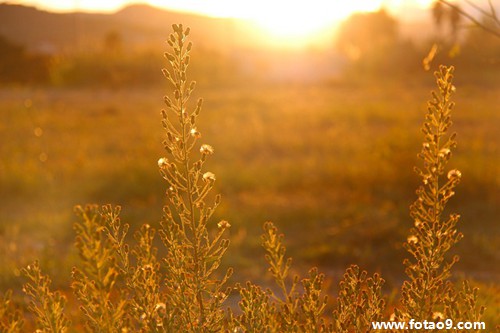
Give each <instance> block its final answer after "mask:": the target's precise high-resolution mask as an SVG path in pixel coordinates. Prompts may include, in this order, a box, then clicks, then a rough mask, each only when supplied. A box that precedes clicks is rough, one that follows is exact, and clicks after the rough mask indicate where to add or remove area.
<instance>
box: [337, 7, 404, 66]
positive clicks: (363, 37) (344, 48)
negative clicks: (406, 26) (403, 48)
mask: <svg viewBox="0 0 500 333" xmlns="http://www.w3.org/2000/svg"><path fill="white" fill-rule="evenodd" d="M398 43H399V33H398V22H397V21H396V19H394V18H393V17H391V16H390V15H389V14H388V13H387V12H386V11H385V10H384V9H381V10H379V11H377V12H371V13H355V14H353V15H352V16H351V17H350V18H348V19H347V20H346V21H345V22H344V23H343V24H342V25H341V27H340V29H339V33H338V37H337V48H338V49H339V50H340V51H341V52H342V53H344V54H345V55H346V56H347V57H348V58H349V59H350V60H351V61H353V62H354V63H357V64H358V65H360V66H362V67H364V68H365V69H377V68H379V69H380V68H383V67H384V66H385V65H388V64H389V63H390V62H391V59H392V57H393V55H394V53H395V52H394V50H395V48H396V47H397V45H398Z"/></svg>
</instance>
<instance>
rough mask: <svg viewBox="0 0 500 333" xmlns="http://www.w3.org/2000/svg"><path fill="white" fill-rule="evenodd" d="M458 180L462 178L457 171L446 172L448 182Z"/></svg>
mask: <svg viewBox="0 0 500 333" xmlns="http://www.w3.org/2000/svg"><path fill="white" fill-rule="evenodd" d="M460 178H462V173H461V172H460V171H459V170H457V169H453V170H450V171H449V172H448V179H449V180H459V179H460Z"/></svg>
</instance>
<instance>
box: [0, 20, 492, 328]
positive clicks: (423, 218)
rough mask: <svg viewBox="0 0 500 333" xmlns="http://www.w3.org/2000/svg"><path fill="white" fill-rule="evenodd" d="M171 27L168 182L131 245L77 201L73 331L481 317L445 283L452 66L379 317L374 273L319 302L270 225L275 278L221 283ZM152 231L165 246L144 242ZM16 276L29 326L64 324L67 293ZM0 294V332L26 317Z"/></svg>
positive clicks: (314, 282) (183, 38)
mask: <svg viewBox="0 0 500 333" xmlns="http://www.w3.org/2000/svg"><path fill="white" fill-rule="evenodd" d="M173 30H174V32H173V34H171V35H170V38H169V40H168V44H169V46H170V52H168V53H166V54H165V56H166V58H167V60H168V62H169V64H170V70H164V71H163V73H164V75H165V77H166V79H167V81H168V82H169V84H170V86H171V89H172V93H171V94H169V95H168V96H166V97H165V99H164V101H165V105H166V110H164V111H163V112H162V118H163V121H162V123H163V127H164V129H165V133H166V137H165V140H164V142H163V145H164V148H165V151H166V156H165V157H161V158H160V159H159V160H158V166H159V169H160V172H161V174H162V176H163V178H164V179H165V181H166V182H167V184H166V189H167V190H166V205H165V207H164V216H163V219H162V221H161V224H160V227H159V229H158V230H156V229H154V228H152V227H151V226H149V225H143V226H142V227H141V228H140V229H139V230H138V231H137V232H136V233H135V240H136V242H135V243H134V244H129V242H128V240H127V235H128V231H129V227H128V225H127V224H123V223H122V222H121V220H120V217H119V215H120V208H119V207H112V206H109V205H108V206H103V207H101V208H99V207H97V206H87V207H77V208H76V212H77V214H78V215H79V217H80V222H78V223H77V224H76V225H75V230H76V234H77V238H76V243H75V246H76V248H77V250H78V253H79V255H80V258H81V263H80V264H79V265H78V267H75V268H74V270H73V273H72V277H73V282H72V286H71V287H72V289H73V292H74V295H75V296H76V298H77V299H78V301H79V303H80V316H79V317H77V318H71V320H72V321H73V323H74V325H77V326H75V327H77V329H79V328H80V327H81V326H78V325H82V326H83V327H85V330H86V331H89V332H137V331H139V332H367V331H372V330H373V329H372V322H379V321H383V320H384V318H385V320H397V321H402V322H408V321H410V320H411V319H413V320H415V321H424V320H427V321H434V322H437V321H443V320H444V319H445V318H446V319H452V320H453V321H454V322H459V321H471V322H473V321H474V322H476V321H479V320H480V318H481V315H482V313H483V309H482V308H481V309H479V307H478V306H477V304H476V301H477V290H473V289H472V288H471V287H470V285H469V284H468V283H467V282H465V283H464V284H463V288H462V290H459V291H457V290H456V289H455V285H454V284H453V283H452V282H450V280H449V278H450V270H451V267H452V265H453V264H454V263H455V262H456V261H457V259H456V258H453V259H451V260H450V259H448V258H447V253H448V251H449V249H450V248H451V247H452V246H453V245H454V244H455V243H456V242H458V241H459V240H460V238H461V237H462V235H461V234H460V233H459V232H458V231H457V222H458V220H459V217H458V215H456V214H452V215H450V217H448V218H446V217H445V214H444V210H445V206H446V203H447V202H448V200H449V199H450V198H451V197H452V196H453V194H454V189H455V187H456V185H457V184H458V183H459V181H460V178H461V173H460V171H458V170H455V169H452V170H449V171H447V170H446V165H447V163H448V161H449V160H450V158H451V151H452V149H453V148H454V147H455V141H454V138H455V136H454V135H451V136H449V135H448V130H449V128H450V126H451V110H452V107H453V103H452V102H451V95H452V93H453V91H454V87H453V85H452V73H453V68H447V67H440V69H439V71H438V72H436V80H437V85H438V88H439V90H438V92H436V93H433V100H432V101H431V102H430V104H429V111H428V114H427V116H426V118H425V122H424V126H423V133H424V144H423V148H422V152H421V154H420V157H421V159H422V161H423V166H422V167H421V168H419V169H417V173H418V175H419V176H420V177H421V178H422V185H421V186H420V187H419V189H418V190H417V195H418V198H417V201H416V202H415V203H414V204H413V205H412V206H411V209H410V213H411V216H412V218H413V220H414V228H413V229H412V231H411V234H410V236H409V237H408V239H407V242H406V248H407V250H408V253H409V254H410V258H409V259H408V260H406V261H405V265H406V273H407V275H408V279H407V281H405V282H404V283H403V286H402V288H401V298H400V304H397V305H396V308H395V310H394V314H393V315H391V316H390V318H389V316H386V314H387V312H388V309H386V300H385V298H384V295H383V293H382V287H383V284H384V280H383V279H382V278H381V277H380V275H379V274H374V275H373V276H369V275H368V273H367V272H365V271H362V270H361V269H360V268H359V267H358V266H356V265H352V266H351V267H349V268H348V269H347V270H346V272H345V274H344V277H343V279H342V280H341V281H340V284H339V292H338V295H337V296H336V297H335V298H334V299H333V309H332V310H330V307H329V301H328V296H327V295H325V290H324V275H323V274H321V273H319V272H318V270H317V269H316V268H313V269H311V270H310V271H309V273H308V275H307V276H305V277H299V276H290V268H291V265H292V259H291V258H288V257H287V256H286V247H285V245H284V236H283V235H281V234H280V233H279V232H278V230H277V228H276V227H275V226H274V225H273V224H272V223H271V222H267V223H265V224H264V233H263V235H262V245H263V248H264V250H265V258H266V261H267V263H268V265H269V272H270V273H271V275H272V277H273V278H274V280H275V282H276V287H275V288H271V289H263V288H262V287H260V286H258V285H257V284H255V283H252V282H247V283H246V284H245V285H244V286H242V285H236V286H235V288H230V287H228V280H229V278H230V276H231V273H232V271H231V269H229V270H227V271H225V272H220V270H219V266H220V264H221V261H222V259H223V256H224V254H225V252H226V251H227V249H228V246H229V241H228V240H227V239H225V236H224V235H225V232H226V230H227V229H228V228H230V226H231V225H230V223H229V222H228V221H225V220H221V221H214V219H213V218H212V217H213V214H214V211H215V209H216V208H217V206H218V205H219V203H220V201H221V198H220V196H219V195H215V196H214V195H213V194H212V189H213V186H214V183H215V181H216V176H215V174H214V173H212V172H210V171H208V170H206V169H205V162H206V161H207V159H208V158H209V157H211V155H213V154H214V148H213V147H212V146H210V145H208V144H206V143H202V142H200V139H201V137H202V136H201V133H200V132H199V130H198V126H197V125H198V124H197V120H198V116H199V114H200V112H201V107H202V101H201V99H200V100H199V101H198V102H197V103H195V105H194V106H193V105H191V104H190V97H191V94H192V92H193V90H194V88H195V83H194V82H191V81H189V80H188V77H187V69H188V65H189V62H190V57H189V54H190V51H191V47H192V44H191V43H190V42H188V41H187V37H188V35H189V28H188V29H184V27H183V26H182V25H174V26H173ZM156 234H158V235H159V239H160V240H161V243H162V245H163V246H164V247H165V251H159V249H158V248H157V246H156V245H155V244H156V243H155V239H156V238H155V237H156ZM160 253H165V254H164V255H160ZM24 275H25V276H26V278H27V280H28V282H27V283H26V285H25V287H24V291H25V293H26V294H27V295H28V296H29V298H30V302H31V303H30V305H29V310H30V311H31V313H32V316H33V318H35V319H34V323H33V324H34V326H36V330H37V332H66V331H69V330H70V329H71V325H70V320H69V315H68V314H67V313H66V312H65V305H66V297H65V296H64V295H63V294H62V293H60V292H53V291H51V289H50V279H49V278H48V277H47V276H44V275H43V273H42V272H41V270H40V267H39V265H38V263H36V262H35V263H34V264H33V265H30V266H28V267H27V268H26V269H24ZM231 293H238V294H239V296H240V301H239V303H238V308H236V306H234V307H233V308H231V309H228V310H226V309H225V307H228V305H226V301H227V299H228V297H229V295H230V294H231ZM1 303H2V304H0V315H1V316H0V329H1V330H2V332H21V331H22V327H23V323H24V321H28V320H27V319H26V320H23V317H22V315H21V311H20V309H19V308H18V307H16V306H15V305H14V304H13V303H12V297H11V293H10V292H9V293H7V294H6V295H5V296H4V297H3V301H2V302H1ZM27 318H28V317H27ZM406 331H410V330H409V329H407V330H406ZM451 331H457V330H451Z"/></svg>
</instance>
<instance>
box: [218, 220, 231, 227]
mask: <svg viewBox="0 0 500 333" xmlns="http://www.w3.org/2000/svg"><path fill="white" fill-rule="evenodd" d="M217 227H218V228H219V229H228V228H230V227H231V224H230V223H229V222H227V221H226V220H222V221H220V222H219V223H217Z"/></svg>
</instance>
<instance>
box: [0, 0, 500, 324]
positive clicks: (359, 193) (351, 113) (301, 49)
mask: <svg viewBox="0 0 500 333" xmlns="http://www.w3.org/2000/svg"><path fill="white" fill-rule="evenodd" d="M104 5H108V6H107V7H103V6H104ZM497 12H500V2H499V1H472V0H471V1H455V2H448V1H438V2H434V1H430V0H428V1H426V0H420V1H416V0H406V1H397V0H386V1H382V0H381V1H350V2H335V3H334V4H330V5H327V4H326V2H325V1H312V0H310V1H307V2H292V3H291V2H281V1H274V2H269V1H267V2H263V1H262V2H260V1H252V2H243V1H195V0H192V1H173V0H172V1H163V2H162V1H156V2H155V1H149V2H148V3H143V4H132V3H127V2H126V1H118V0H117V1H115V2H114V3H113V2H112V1H106V2H104V1H95V2H92V1H84V0H75V1H59V2H58V1H56V0H52V1H43V2H42V1H35V0H31V1H8V2H2V3H0V156H1V160H0V287H1V288H2V289H6V288H14V287H16V286H19V285H20V284H21V283H22V279H20V278H19V276H20V267H23V266H24V265H27V264H28V263H30V262H31V261H33V260H34V259H36V258H38V259H40V260H41V263H42V267H43V268H44V269H45V270H46V271H48V272H49V273H51V274H52V276H53V279H54V283H55V284H56V286H58V285H67V281H68V280H69V279H70V270H71V267H72V266H73V265H74V262H75V258H76V254H75V253H74V250H73V248H72V244H73V242H74V233H73V229H72V226H73V223H74V222H75V217H74V215H73V211H72V210H73V207H74V206H75V205H77V204H85V203H98V204H106V203H113V204H117V205H121V206H122V207H123V216H122V220H123V221H124V222H127V223H129V224H131V226H132V227H131V228H132V230H136V229H137V228H138V226H139V225H141V224H142V223H149V224H151V225H154V226H157V227H158V225H159V224H158V223H159V221H160V219H161V216H162V206H163V204H164V202H165V200H164V197H163V196H164V191H165V183H164V181H163V180H162V179H161V177H160V174H159V172H158V170H157V163H156V161H157V160H158V158H159V157H161V156H164V155H165V153H164V152H163V150H162V144H161V141H162V140H163V136H164V132H163V130H162V126H161V123H160V120H161V117H160V110H161V109H162V108H163V105H162V100H163V96H164V95H165V94H167V93H169V92H170V88H169V87H168V85H167V82H166V80H165V79H164V78H163V76H162V74H161V68H163V67H166V66H167V61H166V59H164V57H163V53H164V52H165V51H167V44H166V43H165V41H166V39H167V38H168V35H169V33H170V32H171V24H173V23H182V24H184V26H189V27H191V31H192V32H191V40H192V41H193V43H194V48H193V51H192V57H191V59H192V62H191V65H190V67H189V76H190V78H191V79H193V80H195V81H197V82H198V86H197V90H196V96H195V97H203V98H204V100H205V104H204V110H203V111H202V116H201V118H200V123H199V130H200V132H201V134H202V142H201V143H208V144H210V145H213V146H214V147H215V151H216V154H215V156H214V158H213V159H212V160H210V161H209V163H208V164H207V167H208V170H210V171H212V172H214V173H215V174H216V175H217V183H216V184H217V188H216V191H217V192H218V193H221V194H222V196H223V203H222V205H221V206H220V208H219V209H218V211H217V213H216V217H215V219H214V223H215V222H217V221H218V219H226V220H228V221H229V222H230V223H231V225H232V228H231V229H230V239H231V242H232V245H231V247H230V251H229V253H228V254H227V256H226V261H225V265H226V266H233V267H234V268H235V271H236V274H235V277H234V280H236V281H245V280H248V279H260V278H261V276H263V274H264V271H265V264H264V259H263V251H262V250H261V249H260V239H259V235H260V233H261V228H262V225H263V223H264V222H265V221H268V220H271V221H273V222H275V223H276V224H277V225H278V226H279V228H280V229H281V230H282V231H283V232H284V233H285V234H286V243H287V244H288V251H289V254H290V255H291V256H293V257H294V260H295V269H296V270H297V272H304V271H306V270H307V269H308V268H309V267H311V266H319V267H320V270H322V271H323V272H325V273H326V274H327V276H328V278H329V279H331V281H332V286H333V287H332V288H335V285H336V284H337V283H338V278H339V276H340V275H341V274H342V272H343V271H344V270H345V268H346V267H347V266H348V265H349V264H351V263H357V264H359V265H360V266H361V267H362V268H364V269H368V270H369V271H370V272H375V271H377V272H380V273H382V275H383V276H384V278H385V279H386V280H387V281H388V282H387V288H388V290H393V289H395V288H398V287H399V286H400V284H401V281H402V279H403V278H404V272H403V265H402V260H403V259H404V258H405V257H407V253H406V251H405V250H404V249H403V247H402V244H403V242H404V241H405V240H406V236H407V234H408V231H409V229H410V228H411V226H412V220H411V218H410V217H409V214H408V210H409V209H408V206H409V205H410V204H411V203H412V202H413V201H414V200H415V198H416V195H415V189H416V188H417V186H418V184H419V179H418V177H417V175H416V174H415V173H414V172H413V167H414V166H415V165H420V161H419V160H418V159H417V157H416V154H417V153H418V152H419V151H420V147H421V142H422V134H421V132H420V127H421V124H422V122H423V118H424V115H425V112H426V101H427V100H429V99H430V90H432V89H434V78H433V75H432V71H434V70H435V69H436V68H437V66H438V65H439V64H446V65H455V66H456V80H455V84H456V86H457V93H456V102H457V107H456V109H455V111H454V114H453V118H454V126H453V128H452V131H456V132H458V137H457V140H458V148H457V149H456V150H455V152H454V156H453V158H452V160H451V163H450V168H458V169H460V170H461V171H462V174H463V182H462V183H461V184H460V186H459V187H458V189H457V195H456V197H454V198H453V199H452V200H451V202H450V204H449V207H448V208H449V209H448V212H449V213H451V212H457V213H459V214H460V215H461V216H462V218H461V222H460V224H459V228H460V231H462V232H463V233H464V234H465V238H464V239H463V240H462V241H461V242H460V243H459V244H458V246H456V247H455V248H454V249H452V251H451V254H459V255H460V257H461V260H460V262H459V263H458V264H457V265H456V267H455V273H456V275H455V278H457V279H459V278H463V277H467V278H469V279H472V280H473V281H475V283H476V284H477V285H480V286H481V287H482V296H481V297H483V298H484V299H485V300H487V302H488V304H493V306H492V307H491V306H490V309H489V310H488V311H490V312H488V314H487V315H488V316H491V317H495V316H497V317H496V318H498V316H499V315H500V314H499V313H500V307H499V306H498V305H499V304H500V296H499V295H500V290H499V289H500V286H499V284H498V281H499V279H500V270H499V267H500V251H499V244H500V228H499V224H498V216H499V214H498V213H499V212H498V207H499V191H498V189H499V183H500V177H499V170H498V165H499V164H500V163H499V162H500V159H499V153H498V143H499V138H500V134H499V133H500V132H499V130H498V127H499V107H500V24H499V22H498V18H497V16H496V13H497ZM194 101H195V99H193V102H194ZM492 309H493V310H492Z"/></svg>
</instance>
